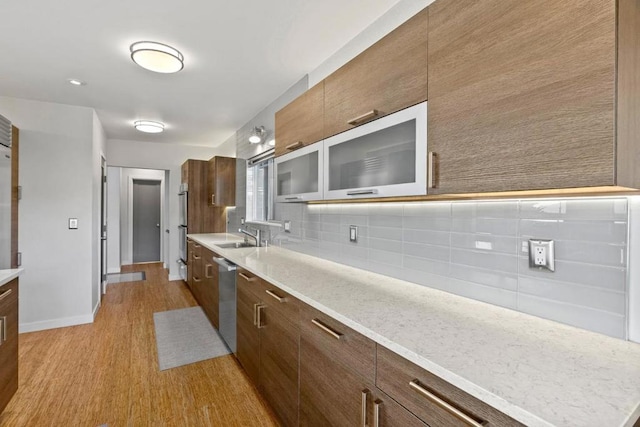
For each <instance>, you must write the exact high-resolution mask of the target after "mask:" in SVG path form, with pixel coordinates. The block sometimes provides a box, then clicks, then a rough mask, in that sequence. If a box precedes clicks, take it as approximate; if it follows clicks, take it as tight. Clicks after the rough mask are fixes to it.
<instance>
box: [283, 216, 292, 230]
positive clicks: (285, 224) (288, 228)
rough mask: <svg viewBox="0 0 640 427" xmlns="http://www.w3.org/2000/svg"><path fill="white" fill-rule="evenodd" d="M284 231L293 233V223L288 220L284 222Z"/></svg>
mask: <svg viewBox="0 0 640 427" xmlns="http://www.w3.org/2000/svg"><path fill="white" fill-rule="evenodd" d="M284 231H285V233H291V221H289V220H288V219H287V220H285V221H284Z"/></svg>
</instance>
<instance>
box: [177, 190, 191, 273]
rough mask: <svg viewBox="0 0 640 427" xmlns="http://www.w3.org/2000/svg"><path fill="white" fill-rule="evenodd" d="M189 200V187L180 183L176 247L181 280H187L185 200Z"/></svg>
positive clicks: (186, 210)
mask: <svg viewBox="0 0 640 427" xmlns="http://www.w3.org/2000/svg"><path fill="white" fill-rule="evenodd" d="M188 200H189V187H188V185H187V184H181V185H180V192H179V193H178V201H179V203H180V206H179V211H178V215H179V220H178V222H179V224H178V247H179V248H180V258H179V259H178V266H179V271H180V277H181V278H182V280H185V281H186V280H187V262H188V260H187V225H188V224H187V213H188V207H187V202H188Z"/></svg>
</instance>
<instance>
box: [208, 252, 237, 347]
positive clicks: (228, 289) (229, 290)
mask: <svg viewBox="0 0 640 427" xmlns="http://www.w3.org/2000/svg"><path fill="white" fill-rule="evenodd" d="M213 260H214V261H215V262H216V263H217V264H218V295H219V296H218V300H219V310H220V322H219V323H220V329H219V332H220V335H222V339H224V341H225V342H226V343H227V346H228V347H229V349H230V350H231V351H232V352H233V353H235V352H236V265H235V264H233V263H232V262H230V261H228V260H226V259H224V258H218V257H213Z"/></svg>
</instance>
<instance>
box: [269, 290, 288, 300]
mask: <svg viewBox="0 0 640 427" xmlns="http://www.w3.org/2000/svg"><path fill="white" fill-rule="evenodd" d="M265 292H266V293H267V294H268V295H269V296H272V297H274V298H275V299H277V300H278V302H286V301H287V299H286V298H283V297H281V296H278V294H276V293H275V292H273V291H270V290H269V289H267V290H266V291H265Z"/></svg>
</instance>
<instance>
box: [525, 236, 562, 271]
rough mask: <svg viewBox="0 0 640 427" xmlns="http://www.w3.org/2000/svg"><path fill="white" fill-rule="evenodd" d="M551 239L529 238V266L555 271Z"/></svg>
mask: <svg viewBox="0 0 640 427" xmlns="http://www.w3.org/2000/svg"><path fill="white" fill-rule="evenodd" d="M553 246H554V244H553V240H547V239H529V267H530V268H535V269H540V270H542V269H546V270H549V271H555V269H556V268H555V254H554V250H553Z"/></svg>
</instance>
